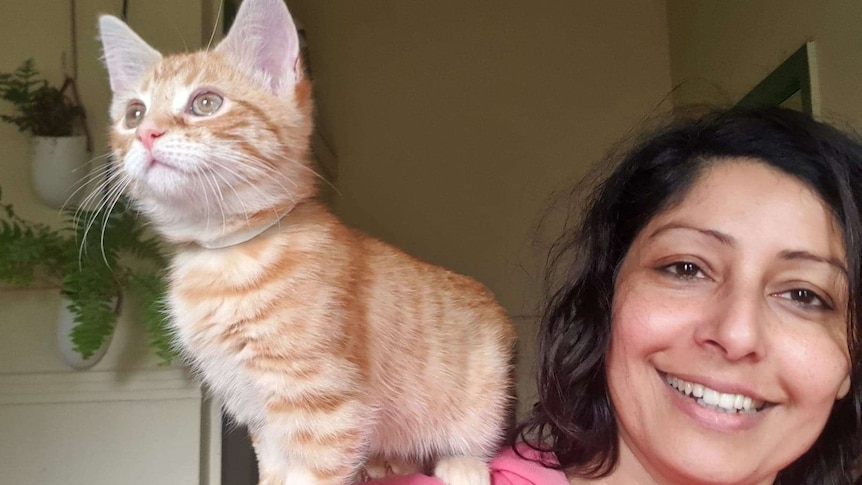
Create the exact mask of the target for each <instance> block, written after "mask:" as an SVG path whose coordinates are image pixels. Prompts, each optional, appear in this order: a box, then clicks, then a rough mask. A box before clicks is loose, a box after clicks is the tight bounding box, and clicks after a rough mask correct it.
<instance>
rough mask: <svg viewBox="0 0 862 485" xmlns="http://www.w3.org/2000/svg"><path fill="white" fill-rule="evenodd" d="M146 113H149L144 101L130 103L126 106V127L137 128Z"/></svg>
mask: <svg viewBox="0 0 862 485" xmlns="http://www.w3.org/2000/svg"><path fill="white" fill-rule="evenodd" d="M145 114H147V107H146V106H144V103H141V102H140V101H132V102H131V103H129V106H128V107H126V118H125V122H126V128H137V127H138V125H140V124H141V120H143V119H144V115H145Z"/></svg>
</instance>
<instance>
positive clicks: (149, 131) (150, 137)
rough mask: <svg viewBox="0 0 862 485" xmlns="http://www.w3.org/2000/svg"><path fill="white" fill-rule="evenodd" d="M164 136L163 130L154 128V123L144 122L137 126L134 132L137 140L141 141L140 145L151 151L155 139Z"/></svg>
mask: <svg viewBox="0 0 862 485" xmlns="http://www.w3.org/2000/svg"><path fill="white" fill-rule="evenodd" d="M164 134H165V130H163V129H161V128H160V127H158V126H156V124H155V123H152V122H147V121H144V122H143V123H141V125H140V126H138V129H137V130H135V136H137V137H138V140H141V143H143V144H144V146H145V147H146V148H147V150H152V149H153V143H154V142H155V141H156V138H158V137H160V136H162V135H164Z"/></svg>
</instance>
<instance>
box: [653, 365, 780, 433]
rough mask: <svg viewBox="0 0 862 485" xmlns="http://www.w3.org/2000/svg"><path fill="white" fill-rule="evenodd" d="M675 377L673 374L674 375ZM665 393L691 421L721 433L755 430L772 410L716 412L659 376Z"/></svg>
mask: <svg viewBox="0 0 862 485" xmlns="http://www.w3.org/2000/svg"><path fill="white" fill-rule="evenodd" d="M672 375H673V374H672ZM658 377H659V379H660V382H661V384H662V387H664V388H665V390H664V392H665V394H666V395H667V396H668V399H669V400H670V402H671V405H672V406H674V407H675V408H676V409H678V410H679V411H681V412H682V413H683V414H685V415H686V416H687V417H688V418H689V419H691V420H692V421H694V422H695V423H697V424H698V425H699V426H701V427H703V428H706V429H710V430H713V431H719V432H723V433H733V432H740V431H746V430H749V429H752V428H754V427H755V426H757V425H758V423H760V421H761V420H763V419H764V418H765V417H766V415H767V414H766V413H769V412H770V409H768V408H764V409H761V410H760V411H758V412H756V413H751V414H746V413H732V414H731V413H725V412H723V411H714V410H712V409H709V408H706V407H704V406H701V405H700V404H698V403H697V402H696V400H695V399H692V398H691V397H688V396H684V395H682V394H680V393H679V392H677V390H676V389H674V388H673V387H671V386H669V385H667V383H666V382H665V381H664V376H663V375H659V376H658Z"/></svg>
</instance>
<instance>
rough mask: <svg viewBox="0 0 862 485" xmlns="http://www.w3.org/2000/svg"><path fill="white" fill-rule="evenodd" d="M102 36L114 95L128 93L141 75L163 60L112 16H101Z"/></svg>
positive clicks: (100, 27)
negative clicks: (121, 92)
mask: <svg viewBox="0 0 862 485" xmlns="http://www.w3.org/2000/svg"><path fill="white" fill-rule="evenodd" d="M99 36H100V37H101V38H102V47H103V49H104V51H105V65H106V66H107V67H108V77H109V78H110V79H111V90H112V91H114V92H118V91H125V90H127V89H129V88H130V87H132V86H134V85H135V84H137V83H138V81H140V79H141V76H143V75H144V73H145V72H146V71H147V70H148V69H149V68H150V67H152V65H153V64H154V63H156V62H158V61H159V60H160V59H161V58H162V55H161V54H159V51H157V50H155V49H153V48H152V47H150V45H149V44H147V43H146V42H145V41H144V39H141V38H140V37H139V36H138V34H136V33H135V32H134V31H133V30H132V29H131V28H129V26H128V25H126V24H125V23H124V22H123V21H122V20H120V19H118V18H117V17H114V16H112V15H102V16H101V17H99Z"/></svg>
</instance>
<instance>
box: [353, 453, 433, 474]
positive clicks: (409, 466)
mask: <svg viewBox="0 0 862 485" xmlns="http://www.w3.org/2000/svg"><path fill="white" fill-rule="evenodd" d="M421 472H422V464H421V463H419V462H416V461H411V460H407V459H405V458H400V457H391V458H384V457H383V455H374V456H372V457H371V458H369V459H368V462H366V463H365V473H366V474H367V475H368V478H370V479H372V480H378V479H381V478H385V477H390V476H401V475H412V474H414V473H421Z"/></svg>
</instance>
